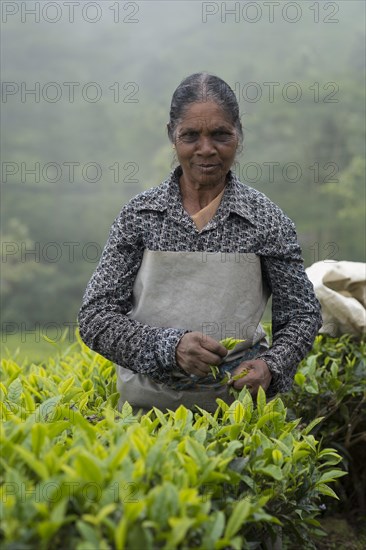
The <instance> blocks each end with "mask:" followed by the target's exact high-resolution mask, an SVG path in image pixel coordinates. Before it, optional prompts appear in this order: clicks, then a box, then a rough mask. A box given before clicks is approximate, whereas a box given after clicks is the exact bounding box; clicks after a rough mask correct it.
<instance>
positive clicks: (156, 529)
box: [0, 336, 366, 550]
mask: <svg viewBox="0 0 366 550" xmlns="http://www.w3.org/2000/svg"><path fill="white" fill-rule="evenodd" d="M365 355H366V349H365V343H364V342H362V341H354V340H352V339H351V338H350V337H346V336H345V337H342V338H340V339H334V338H328V337H325V336H318V337H317V339H316V342H315V343H314V347H313V350H312V352H311V353H310V354H309V355H308V357H307V358H306V359H305V360H304V361H303V362H302V364H301V366H300V368H299V371H298V373H297V375H296V381H295V385H294V389H293V391H292V392H291V393H289V394H287V395H283V396H278V397H277V398H275V399H273V400H271V401H268V402H267V401H266V397H265V394H264V392H260V393H259V394H258V397H257V399H256V400H255V401H254V402H253V399H252V397H251V396H250V394H249V393H248V392H246V390H243V391H242V392H241V393H240V394H238V396H237V399H236V401H235V402H234V403H233V404H232V405H231V406H228V405H227V404H225V403H224V402H222V401H220V400H218V407H217V410H216V412H215V413H214V414H209V413H207V412H206V411H204V410H199V409H197V411H195V412H192V411H189V410H187V409H185V408H184V407H180V408H179V409H178V410H177V411H175V412H172V411H169V412H167V413H163V412H161V411H160V410H159V409H156V408H154V409H152V410H151V411H149V412H148V413H147V414H145V415H137V416H136V415H134V414H133V413H132V409H131V407H130V406H129V405H128V404H126V405H125V406H124V407H123V409H122V410H121V411H118V409H117V404H118V394H117V391H116V377H115V372H114V366H113V364H112V363H110V362H109V361H107V360H106V359H104V358H103V357H101V356H100V355H98V354H95V353H93V352H92V351H90V350H89V349H88V348H87V347H86V346H85V345H84V344H83V343H82V342H81V341H80V340H78V341H77V342H75V343H74V344H72V345H70V346H67V345H66V344H65V345H64V346H63V347H60V349H59V350H55V352H54V353H53V355H50V356H48V358H47V359H43V360H38V361H37V360H36V361H34V362H32V361H31V360H29V359H24V358H22V357H21V356H20V354H18V357H16V356H15V357H14V356H12V357H11V356H9V357H8V358H4V359H3V360H2V364H1V369H2V370H1V374H2V377H1V380H2V382H1V386H0V391H1V416H2V422H1V427H2V430H1V449H2V450H1V458H0V465H1V474H0V475H1V477H0V482H1V488H0V490H1V493H0V494H1V504H0V505H1V518H2V522H1V529H0V542H1V548H2V549H4V550H31V549H32V550H33V549H41V550H48V549H51V548H52V549H64V548H68V549H75V550H92V549H100V550H104V549H105V550H107V549H116V550H123V549H128V550H140V549H146V550H149V549H150V550H155V549H165V550H171V549H182V550H183V549H190V548H197V549H202V550H206V549H207V550H211V549H213V550H215V549H217V550H219V549H225V550H231V549H234V550H235V549H238V550H241V549H256V548H258V549H263V550H269V549H271V548H277V549H280V548H283V549H295V548H296V549H297V548H300V547H301V548H305V549H306V548H323V549H330V548H333V547H337V548H338V549H339V548H342V547H343V548H349V549H350V550H359V549H361V548H364V547H365V540H366V539H365V538H364V536H365V535H364V534H363V533H362V517H363V514H365V494H366V491H365V488H366V478H365V471H364V467H363V465H364V463H365V460H366V453H365V448H366V445H365V441H366V411H365V403H366V365H365V360H364V357H365ZM335 515H338V516H339V517H341V518H342V521H343V522H346V523H345V525H346V526H347V527H348V529H349V532H348V537H347V536H346V537H345V536H344V533H341V534H339V533H338V534H336V535H335V538H334V536H333V535H330V533H331V529H333V527H334V525H333V524H332V523H331V520H332V518H334V516H335ZM329 522H330V523H329ZM339 523H340V521H339V522H338V524H339ZM351 525H352V527H351ZM322 526H324V527H325V529H326V530H327V532H328V536H326V537H324V534H325V532H324V530H323V529H322ZM337 537H338V538H337ZM342 537H343V539H342ZM341 540H343V541H344V546H342V544H343V542H342V543H341V544H340V543H339V541H341ZM333 543H334V545H335V546H332V544H333Z"/></svg>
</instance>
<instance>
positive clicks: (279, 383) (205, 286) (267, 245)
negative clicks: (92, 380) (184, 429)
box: [79, 73, 321, 411]
mask: <svg viewBox="0 0 366 550" xmlns="http://www.w3.org/2000/svg"><path fill="white" fill-rule="evenodd" d="M168 135H169V138H170V140H171V142H172V144H173V148H174V149H175V151H176V154H177V158H178V161H179V166H178V167H177V168H176V169H175V170H174V171H173V172H172V173H171V174H170V176H169V177H168V179H167V180H166V181H164V182H163V183H162V184H161V185H159V186H157V187H154V188H152V189H149V190H147V191H144V192H142V193H140V194H138V195H137V196H136V197H135V198H133V199H132V200H130V202H129V203H128V204H127V205H126V206H124V207H123V208H122V211H121V213H120V214H119V215H118V216H117V218H116V220H115V222H114V224H113V225H112V228H111V231H110V235H109V239H108V242H107V244H106V246H105V248H104V251H103V254H102V257H101V259H100V262H99V265H98V267H97V269H96V271H95V273H94V275H93V276H92V278H91V280H90V282H89V284H88V287H87V289H86V292H85V296H84V301H83V305H82V308H81V310H80V313H79V326H80V334H81V337H82V339H83V340H84V342H85V343H86V344H87V345H88V346H89V347H90V348H92V349H93V350H95V351H97V352H98V353H100V354H101V355H103V356H105V357H107V358H108V359H110V360H112V361H114V362H115V363H116V368H117V375H118V389H119V392H120V396H121V398H120V405H122V404H123V403H124V402H126V401H128V402H129V403H130V404H131V405H132V406H133V408H134V409H135V410H141V409H142V410H144V411H146V410H148V409H150V408H151V407H153V406H155V407H158V408H160V409H163V410H166V409H172V410H174V409H176V408H177V407H178V406H179V405H180V404H183V405H185V406H186V407H188V408H191V409H193V408H194V407H195V406H196V405H197V406H199V407H201V408H203V409H205V410H208V411H213V410H215V408H216V406H217V405H216V399H217V398H218V397H220V398H221V399H223V400H224V401H226V402H227V403H231V402H232V401H233V396H232V394H231V392H230V391H229V389H230V386H229V385H228V384H226V383H224V384H223V383H222V378H223V377H224V374H225V372H226V371H230V372H231V374H232V375H237V374H240V373H242V374H243V376H242V377H241V378H239V379H237V380H235V382H234V387H235V388H237V389H240V388H242V387H243V386H244V385H246V386H247V387H248V388H249V390H250V391H251V393H252V394H253V395H255V394H256V393H257V391H258V388H259V387H260V386H262V387H263V388H264V390H265V391H266V392H267V395H268V396H269V397H271V396H273V395H275V394H276V393H277V392H283V391H286V390H288V389H289V388H290V387H291V384H292V380H293V376H294V373H295V370H296V367H297V365H298V363H299V361H300V360H301V359H302V358H303V357H304V356H305V355H306V353H307V352H308V351H309V349H310V347H311V345H312V343H313V340H314V337H315V335H316V333H317V331H318V328H319V326H320V324H321V315H320V308H319V304H318V302H317V300H316V298H315V295H314V291H313V287H312V285H311V283H310V282H309V280H308V278H307V276H306V274H305V271H304V267H303V262H302V258H301V250H300V247H299V244H298V242H297V238H296V233H295V229H294V225H293V223H292V222H291V220H290V219H289V218H288V217H286V216H285V214H284V213H283V212H282V211H281V210H280V209H279V208H278V207H277V206H276V205H275V204H273V202H271V201H270V200H269V199H268V198H267V197H266V196H265V195H263V194H262V193H260V192H258V191H256V190H255V189H252V188H251V187H248V186H247V185H245V184H243V183H241V182H240V181H239V180H238V178H237V177H236V176H235V175H234V173H233V172H232V171H231V170H230V168H231V166H232V165H233V162H234V159H235V155H236V153H237V151H238V148H239V147H240V145H241V142H242V138H243V132H242V126H241V122H240V117H239V107H238V103H237V101H236V97H235V95H234V93H233V91H232V90H231V88H230V87H229V86H228V85H227V84H226V83H225V82H224V81H223V80H221V79H220V78H218V77H216V76H213V75H210V74H206V73H197V74H193V75H191V76H189V77H187V78H186V79H185V80H183V81H182V82H181V84H180V85H179V86H178V88H177V89H176V91H175V92H174V94H173V98H172V103H171V109H170V121H169V123H168ZM271 294H272V333H273V342H272V345H271V347H269V346H268V344H267V340H266V336H265V333H264V331H263V329H262V327H261V325H260V320H261V317H262V315H263V312H264V309H265V306H266V303H267V300H268V298H269V296H270V295H271ZM226 337H232V338H235V339H240V340H242V342H240V343H238V344H237V345H236V346H235V348H234V349H233V350H231V351H230V352H228V351H227V349H226V348H225V347H224V346H223V345H221V344H220V340H221V339H223V338H226ZM212 365H216V366H218V367H219V368H218V371H219V374H218V376H216V378H215V377H214V376H213V375H212V373H211V366H212Z"/></svg>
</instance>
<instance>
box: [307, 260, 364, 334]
mask: <svg viewBox="0 0 366 550" xmlns="http://www.w3.org/2000/svg"><path fill="white" fill-rule="evenodd" d="M306 273H307V275H308V277H309V279H310V281H311V282H312V283H313V285H314V289H315V293H316V296H317V298H318V300H319V302H320V304H321V306H322V316H323V326H322V327H321V329H320V331H319V332H321V333H326V334H330V335H331V336H340V335H341V334H344V333H349V334H354V335H359V336H361V335H365V334H366V309H365V308H366V263H362V262H346V261H342V262H335V261H322V262H316V263H315V264H313V265H311V266H310V267H308V268H307V269H306Z"/></svg>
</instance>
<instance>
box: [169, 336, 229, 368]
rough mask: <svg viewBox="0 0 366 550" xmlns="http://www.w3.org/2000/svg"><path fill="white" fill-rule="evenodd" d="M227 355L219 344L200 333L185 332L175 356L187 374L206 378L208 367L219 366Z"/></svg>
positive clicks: (225, 350)
mask: <svg viewBox="0 0 366 550" xmlns="http://www.w3.org/2000/svg"><path fill="white" fill-rule="evenodd" d="M226 354H227V349H226V348H225V347H224V346H222V345H221V344H220V343H219V342H217V341H216V340H214V339H213V338H211V337H210V336H205V335H204V334H202V332H187V333H186V334H184V336H183V337H182V338H181V339H180V341H179V343H178V346H177V349H176V352H175V356H176V361H177V363H178V365H179V367H180V368H181V369H183V370H184V371H185V372H186V373H187V374H194V375H196V376H201V377H202V376H207V375H208V374H210V373H211V369H210V365H219V364H220V363H221V362H222V360H223V358H224V357H225V356H226Z"/></svg>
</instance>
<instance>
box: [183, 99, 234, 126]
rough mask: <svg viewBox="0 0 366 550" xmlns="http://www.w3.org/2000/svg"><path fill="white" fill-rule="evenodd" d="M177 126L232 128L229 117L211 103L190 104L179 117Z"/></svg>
mask: <svg viewBox="0 0 366 550" xmlns="http://www.w3.org/2000/svg"><path fill="white" fill-rule="evenodd" d="M179 126H184V127H186V126H189V127H192V126H195V127H196V126H198V127H202V126H204V127H205V128H207V127H211V126H212V127H217V126H226V127H227V126H233V124H232V121H231V120H230V117H229V116H228V114H227V113H226V111H224V109H223V108H222V107H220V105H218V104H217V103H214V102H213V101H204V102H202V103H192V104H191V105H189V106H188V107H187V108H186V110H185V112H184V114H183V116H182V117H181V120H180V124H179Z"/></svg>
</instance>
